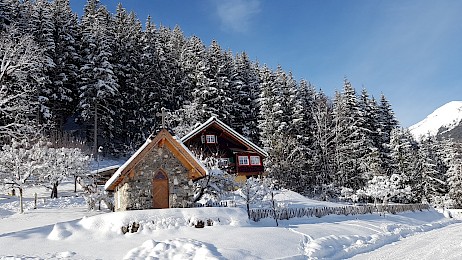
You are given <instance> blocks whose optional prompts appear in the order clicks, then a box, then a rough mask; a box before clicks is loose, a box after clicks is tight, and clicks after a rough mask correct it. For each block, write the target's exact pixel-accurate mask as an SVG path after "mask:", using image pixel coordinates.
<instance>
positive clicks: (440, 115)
mask: <svg viewBox="0 0 462 260" xmlns="http://www.w3.org/2000/svg"><path fill="white" fill-rule="evenodd" d="M461 122H462V101H451V102H449V103H447V104H445V105H443V106H441V107H440V108H438V109H436V110H435V111H434V112H433V113H431V114H430V115H428V116H427V117H426V118H425V119H424V120H422V121H420V122H419V123H417V124H415V125H413V126H411V127H409V130H410V131H411V133H412V135H414V137H415V138H417V139H420V138H421V137H422V136H427V135H431V136H435V135H440V134H442V135H444V134H445V133H448V132H451V131H453V130H454V129H455V128H458V127H462V126H460V125H461Z"/></svg>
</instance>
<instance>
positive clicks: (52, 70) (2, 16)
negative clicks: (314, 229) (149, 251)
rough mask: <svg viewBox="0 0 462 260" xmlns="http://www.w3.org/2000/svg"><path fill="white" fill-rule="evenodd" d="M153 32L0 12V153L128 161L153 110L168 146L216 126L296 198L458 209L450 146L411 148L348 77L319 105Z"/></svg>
mask: <svg viewBox="0 0 462 260" xmlns="http://www.w3.org/2000/svg"><path fill="white" fill-rule="evenodd" d="M160 23H161V21H159V22H157V23H156V21H154V20H153V19H152V18H151V17H147V19H146V21H145V23H144V24H143V23H142V22H141V21H140V20H139V19H138V17H137V16H136V14H134V13H129V12H127V11H126V10H125V9H124V8H123V6H122V5H119V6H118V7H117V10H116V13H115V14H111V13H109V12H108V10H107V9H106V7H105V6H103V5H101V4H100V3H99V1H98V0H88V1H87V3H86V5H85V9H84V12H83V15H82V17H78V15H77V14H76V13H74V12H72V10H71V8H70V6H69V0H53V1H47V0H36V1H17V0H3V1H1V2H0V61H1V66H0V100H1V101H0V138H1V142H2V145H9V144H10V143H11V142H12V140H14V139H15V140H21V139H28V140H32V139H33V137H34V138H39V137H41V138H43V137H46V138H48V139H49V140H52V141H54V142H57V143H63V144H66V143H67V144H69V142H70V141H69V140H73V141H74V140H75V141H76V142H77V141H78V142H81V143H84V144H86V146H87V147H89V149H88V150H89V152H90V153H91V152H93V154H95V153H96V151H97V148H98V147H100V146H101V147H103V148H104V154H105V155H106V156H109V155H111V156H127V155H128V154H130V153H131V152H132V151H133V150H135V149H137V148H138V147H139V145H140V144H142V143H143V142H144V141H145V140H146V138H147V137H148V136H149V135H150V134H152V133H153V132H155V130H156V129H158V127H159V125H160V120H161V119H160V118H159V117H157V116H156V114H157V113H158V112H159V111H160V110H161V108H162V107H164V108H166V109H167V110H168V111H169V112H170V117H169V118H168V126H169V128H170V129H172V130H173V132H174V133H175V134H176V135H179V136H181V135H184V134H185V133H187V132H188V131H189V130H191V129H192V128H193V127H194V126H195V125H196V124H197V123H200V122H204V121H205V120H207V119H208V118H209V117H210V116H212V115H213V116H217V117H218V118H219V119H220V120H222V121H223V122H225V123H226V124H228V125H230V126H231V127H232V128H234V129H235V130H236V131H238V132H240V133H241V134H243V135H244V136H246V137H248V138H249V139H250V140H252V141H253V142H255V143H257V144H259V145H261V146H262V147H264V148H265V149H266V150H267V151H268V153H269V155H270V157H269V158H267V159H266V160H265V167H266V170H267V173H268V175H270V176H272V177H273V178H275V179H277V180H278V184H279V186H281V187H285V188H289V189H292V190H295V191H297V192H299V193H301V194H304V195H307V196H312V197H317V198H321V199H345V200H350V201H364V200H367V199H369V200H370V199H371V198H372V199H375V200H378V201H381V202H382V201H396V202H421V201H427V202H432V203H436V204H441V203H443V202H444V201H445V202H448V201H449V202H450V203H452V205H454V206H456V207H459V206H462V195H461V194H460V193H461V192H462V191H461V186H462V175H461V174H462V172H461V171H462V170H461V161H460V160H461V159H460V153H459V152H458V147H457V146H456V145H455V144H454V143H452V142H451V141H449V140H437V139H435V138H425V139H423V140H420V141H417V140H415V139H414V137H412V136H411V134H410V133H409V132H408V131H407V130H406V129H403V128H401V127H400V126H399V122H398V121H397V119H396V118H395V116H394V113H393V109H392V106H391V104H390V102H389V101H388V100H387V98H386V97H385V95H381V96H380V97H377V98H375V97H373V96H371V95H369V94H368V92H367V90H366V89H361V90H357V89H355V88H354V87H353V86H352V85H351V84H350V82H349V81H348V79H344V83H343V86H339V89H340V91H338V92H336V93H324V92H323V91H322V90H320V89H317V88H315V86H313V85H311V84H310V82H309V81H306V80H296V79H294V78H293V76H292V74H291V73H290V72H287V71H285V70H284V69H283V67H281V66H279V67H277V68H269V67H267V66H265V65H264V64H260V63H257V62H255V61H252V60H250V59H249V55H248V54H246V53H233V52H231V51H230V50H223V49H222V48H221V46H220V45H219V43H218V42H216V41H212V42H211V43H204V42H202V41H201V39H199V38H198V37H196V36H186V35H184V34H183V32H182V30H181V28H180V27H179V26H176V27H175V28H167V27H164V26H161V25H158V24H160ZM330 95H332V96H330ZM66 140H67V141H66ZM82 147H83V146H82ZM82 149H83V148H82Z"/></svg>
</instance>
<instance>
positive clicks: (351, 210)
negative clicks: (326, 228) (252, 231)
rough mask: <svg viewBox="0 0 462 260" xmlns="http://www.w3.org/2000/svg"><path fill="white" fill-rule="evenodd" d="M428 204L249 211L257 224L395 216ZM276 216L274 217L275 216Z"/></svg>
mask: <svg viewBox="0 0 462 260" xmlns="http://www.w3.org/2000/svg"><path fill="white" fill-rule="evenodd" d="M429 209H430V206H429V205H428V204H392V205H362V206H343V207H307V208H282V209H277V210H276V211H274V210H272V209H250V214H249V215H250V219H252V220H253V221H255V222H257V221H259V220H260V219H262V218H277V219H281V220H282V219H291V218H301V217H318V218H320V217H324V216H327V215H345V216H348V215H361V214H368V213H369V214H372V213H390V214H396V213H400V212H406V211H412V212H415V211H422V210H429ZM275 215H276V216H275Z"/></svg>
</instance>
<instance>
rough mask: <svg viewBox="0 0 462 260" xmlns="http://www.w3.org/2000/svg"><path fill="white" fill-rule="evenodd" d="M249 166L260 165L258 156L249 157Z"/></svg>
mask: <svg viewBox="0 0 462 260" xmlns="http://www.w3.org/2000/svg"><path fill="white" fill-rule="evenodd" d="M250 165H261V161H260V156H258V155H254V156H250Z"/></svg>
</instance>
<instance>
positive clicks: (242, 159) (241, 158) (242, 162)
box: [237, 155, 249, 165]
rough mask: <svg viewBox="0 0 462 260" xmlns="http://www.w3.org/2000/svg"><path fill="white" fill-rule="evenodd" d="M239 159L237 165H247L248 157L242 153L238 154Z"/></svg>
mask: <svg viewBox="0 0 462 260" xmlns="http://www.w3.org/2000/svg"><path fill="white" fill-rule="evenodd" d="M237 159H238V161H239V165H249V157H248V156H246V155H244V156H238V157H237Z"/></svg>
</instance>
